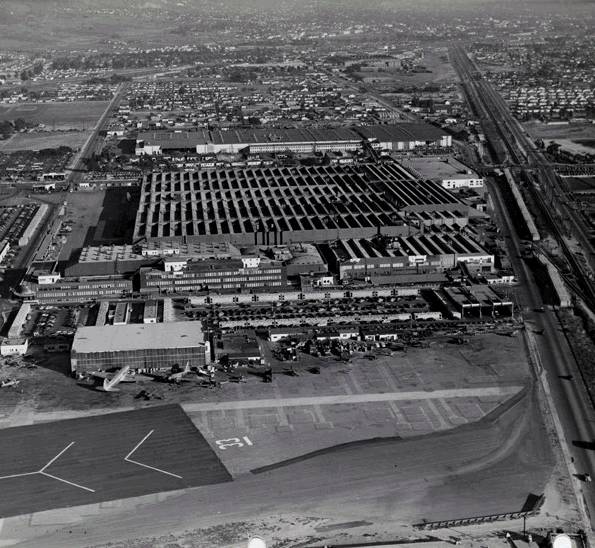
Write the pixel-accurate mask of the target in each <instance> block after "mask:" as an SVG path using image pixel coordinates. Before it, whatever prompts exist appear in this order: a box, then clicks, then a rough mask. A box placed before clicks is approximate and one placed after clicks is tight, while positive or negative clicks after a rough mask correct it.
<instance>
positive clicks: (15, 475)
mask: <svg viewBox="0 0 595 548" xmlns="http://www.w3.org/2000/svg"><path fill="white" fill-rule="evenodd" d="M34 474H39V470H38V471H37V472H23V473H22V474H11V475H10V476H0V480H3V479H9V478H20V477H22V476H32V475H34Z"/></svg>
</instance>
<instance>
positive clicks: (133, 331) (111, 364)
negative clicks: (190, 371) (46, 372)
mask: <svg viewBox="0 0 595 548" xmlns="http://www.w3.org/2000/svg"><path fill="white" fill-rule="evenodd" d="M209 362H210V347H209V342H208V340H206V339H205V337H204V334H203V332H202V329H201V326H200V323H199V322H190V321H188V322H171V323H155V324H127V325H121V326H118V327H114V326H110V325H104V326H99V327H98V326H93V327H79V328H78V329H77V331H76V333H75V335H74V341H73V343H72V349H71V353H70V365H71V370H72V372H73V373H74V372H88V371H96V370H100V371H109V370H115V369H119V368H122V367H124V366H125V365H128V366H130V369H131V370H133V371H157V370H167V369H171V368H172V367H173V366H174V365H177V366H179V367H182V368H183V367H184V366H185V365H186V363H189V364H190V366H191V367H203V366H204V365H206V364H207V363H209Z"/></svg>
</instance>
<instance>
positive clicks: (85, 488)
mask: <svg viewBox="0 0 595 548" xmlns="http://www.w3.org/2000/svg"><path fill="white" fill-rule="evenodd" d="M38 474H41V475H42V476H47V477H48V478H52V479H55V480H58V481H61V482H62V483H67V484H68V485H72V486H73V487H78V488H79V489H84V490H85V491H89V492H90V493H95V489H91V488H89V487H85V486H84V485H79V484H78V483H74V482H73V481H68V480H65V479H64V478H59V477H58V476H53V475H52V474H48V473H47V472H44V471H40V472H38Z"/></svg>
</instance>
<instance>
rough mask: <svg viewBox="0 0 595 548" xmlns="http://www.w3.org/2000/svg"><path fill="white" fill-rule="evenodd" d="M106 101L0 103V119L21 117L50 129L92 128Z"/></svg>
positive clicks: (105, 106) (106, 103)
mask: <svg viewBox="0 0 595 548" xmlns="http://www.w3.org/2000/svg"><path fill="white" fill-rule="evenodd" d="M107 105H108V102H107V101H74V102H71V103H19V104H16V105H0V120H16V119H17V118H22V119H23V120H25V121H27V122H34V123H38V124H45V125H46V126H48V127H50V128H52V129H55V130H56V129H83V130H85V129H87V130H88V129H92V128H93V126H94V125H95V122H96V121H97V120H98V119H99V117H100V116H101V115H102V114H103V112H104V111H105V109H106V108H107Z"/></svg>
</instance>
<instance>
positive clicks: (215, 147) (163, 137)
mask: <svg viewBox="0 0 595 548" xmlns="http://www.w3.org/2000/svg"><path fill="white" fill-rule="evenodd" d="M361 141H362V138H361V136H360V135H359V134H358V133H356V132H355V131H353V130H351V129H348V128H329V129H309V128H298V129H250V130H245V129H230V130H226V131H221V130H212V131H208V130H205V129H200V130H197V131H173V132H172V131H167V130H166V131H163V130H162V131H149V132H141V133H139V134H138V137H137V140H136V148H135V153H136V155H137V156H142V155H145V154H148V155H159V154H163V153H164V152H167V151H191V152H196V153H197V154H218V153H225V154H237V153H239V152H245V153H247V154H262V153H276V152H288V151H290V152H295V153H302V154H313V153H314V152H328V151H334V152H345V151H354V150H358V149H360V148H361Z"/></svg>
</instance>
